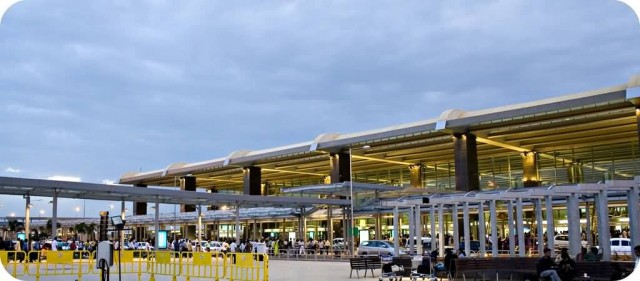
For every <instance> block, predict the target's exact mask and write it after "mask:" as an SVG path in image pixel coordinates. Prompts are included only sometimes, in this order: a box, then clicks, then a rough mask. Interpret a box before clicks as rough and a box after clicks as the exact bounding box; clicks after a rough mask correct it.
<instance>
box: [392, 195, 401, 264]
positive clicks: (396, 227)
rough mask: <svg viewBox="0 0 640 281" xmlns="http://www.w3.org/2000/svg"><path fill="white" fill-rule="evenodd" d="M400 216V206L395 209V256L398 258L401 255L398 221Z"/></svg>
mask: <svg viewBox="0 0 640 281" xmlns="http://www.w3.org/2000/svg"><path fill="white" fill-rule="evenodd" d="M399 217H400V215H399V214H398V206H396V207H393V256H394V257H397V256H398V254H400V241H399V239H398V237H399V236H400V223H399V221H398V219H399Z"/></svg>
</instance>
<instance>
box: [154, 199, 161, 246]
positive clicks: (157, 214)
mask: <svg viewBox="0 0 640 281" xmlns="http://www.w3.org/2000/svg"><path fill="white" fill-rule="evenodd" d="M153 224H154V225H153V227H154V229H155V234H156V235H155V236H156V239H155V241H156V244H155V246H154V247H155V250H158V241H160V233H159V232H160V203H159V202H158V201H156V209H155V218H154V219H153Z"/></svg>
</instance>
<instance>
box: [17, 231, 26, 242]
mask: <svg viewBox="0 0 640 281" xmlns="http://www.w3.org/2000/svg"><path fill="white" fill-rule="evenodd" d="M18 239H20V240H22V241H24V240H27V235H26V234H25V233H24V232H21V233H18Z"/></svg>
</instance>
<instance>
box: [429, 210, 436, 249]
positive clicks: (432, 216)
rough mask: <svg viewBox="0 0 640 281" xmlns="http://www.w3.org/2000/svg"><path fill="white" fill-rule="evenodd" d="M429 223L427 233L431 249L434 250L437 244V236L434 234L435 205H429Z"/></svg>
mask: <svg viewBox="0 0 640 281" xmlns="http://www.w3.org/2000/svg"><path fill="white" fill-rule="evenodd" d="M429 224H431V228H430V229H429V235H430V236H431V251H435V250H436V246H437V245H438V242H437V241H438V239H436V238H437V237H438V236H437V235H436V206H435V205H431V206H429Z"/></svg>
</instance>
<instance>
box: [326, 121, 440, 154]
mask: <svg viewBox="0 0 640 281" xmlns="http://www.w3.org/2000/svg"><path fill="white" fill-rule="evenodd" d="M436 122H437V120H427V121H420V122H414V123H409V124H403V125H399V126H394V127H388V128H383V129H378V130H372V131H365V132H360V133H354V134H344V135H341V136H340V137H339V138H337V139H336V140H330V141H326V142H320V143H318V148H317V149H318V150H323V151H328V152H339V151H341V150H342V149H343V148H344V147H348V146H351V145H353V144H357V143H366V142H372V141H375V140H380V139H386V138H393V137H399V136H403V135H410V134H417V133H423V132H428V131H433V130H435V128H436Z"/></svg>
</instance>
